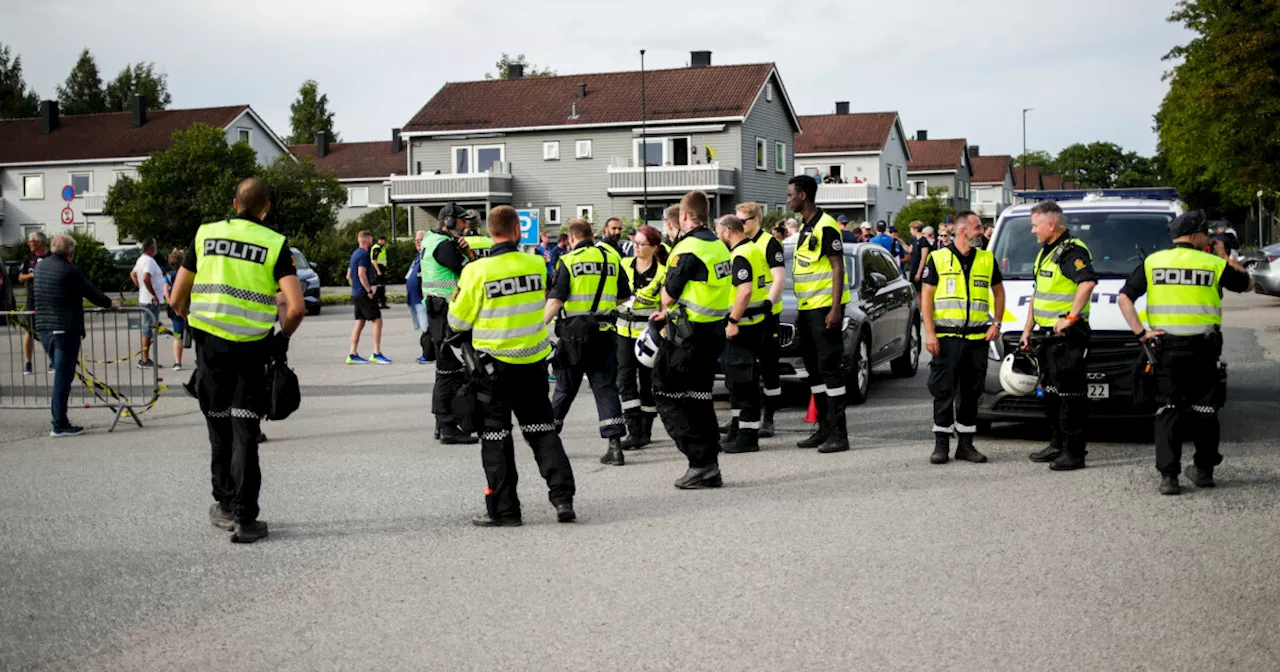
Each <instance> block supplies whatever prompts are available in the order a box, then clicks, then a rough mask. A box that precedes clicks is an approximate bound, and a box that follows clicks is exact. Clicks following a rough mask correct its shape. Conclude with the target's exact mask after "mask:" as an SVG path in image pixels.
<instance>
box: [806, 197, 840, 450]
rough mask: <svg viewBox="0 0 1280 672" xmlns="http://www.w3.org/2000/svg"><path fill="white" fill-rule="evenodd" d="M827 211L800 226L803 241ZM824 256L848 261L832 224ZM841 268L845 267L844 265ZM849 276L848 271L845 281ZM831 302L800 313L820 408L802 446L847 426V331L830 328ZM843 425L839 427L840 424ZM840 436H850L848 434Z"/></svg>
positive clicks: (811, 381)
mask: <svg viewBox="0 0 1280 672" xmlns="http://www.w3.org/2000/svg"><path fill="white" fill-rule="evenodd" d="M823 214H824V213H823V211H822V210H821V209H819V210H818V211H817V214H815V215H814V216H813V219H812V220H810V221H807V222H805V223H804V226H803V228H802V229H801V230H800V237H799V239H798V240H799V241H802V242H803V241H806V240H808V239H809V237H810V236H812V235H813V229H814V227H815V226H817V224H818V221H819V220H821V219H822V216H823ZM818 244H819V245H820V246H821V250H822V253H821V256H823V257H837V258H838V259H839V260H840V262H841V263H843V261H844V251H843V250H844V241H843V240H842V239H841V233H840V229H837V228H835V227H828V228H825V229H823V235H822V238H821V240H819V241H818ZM841 268H844V267H843V266H842V267H841ZM848 282H849V278H848V276H847V275H846V277H845V284H846V285H848ZM830 311H831V307H830V306H825V307H822V308H813V309H810V310H800V311H797V313H796V336H797V337H798V340H799V342H800V355H801V357H802V358H803V360H804V369H805V372H806V378H805V380H806V381H807V383H808V385H809V390H810V392H811V393H812V394H813V396H814V404H815V405H816V406H817V410H818V425H817V427H816V428H815V430H814V433H813V435H811V436H810V437H809V438H807V439H804V440H802V441H800V442H799V443H798V444H796V445H798V446H800V447H801V448H816V447H819V446H822V445H824V444H825V443H826V442H827V441H828V439H829V438H834V437H836V435H837V433H838V432H839V431H841V430H843V428H844V427H845V425H844V417H845V415H844V404H845V392H844V389H845V373H844V368H843V367H842V366H841V362H842V361H843V358H844V332H843V328H842V326H841V325H840V324H837V325H836V326H835V328H833V329H828V328H827V322H826V320H827V314H828V313H829V312H830ZM827 390H840V391H841V392H840V394H839V395H836V396H834V397H833V396H831V395H829V394H828V393H827ZM837 424H838V425H839V429H838V428H837V427H836V425H837ZM839 438H843V439H845V440H847V438H848V437H847V435H846V436H842V437H839Z"/></svg>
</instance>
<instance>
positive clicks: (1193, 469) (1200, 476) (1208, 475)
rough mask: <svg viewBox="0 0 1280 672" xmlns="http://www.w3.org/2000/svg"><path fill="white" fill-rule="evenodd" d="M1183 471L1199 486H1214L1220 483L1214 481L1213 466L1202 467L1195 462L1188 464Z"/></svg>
mask: <svg viewBox="0 0 1280 672" xmlns="http://www.w3.org/2000/svg"><path fill="white" fill-rule="evenodd" d="M1182 473H1184V474H1186V475H1187V478H1189V479H1191V482H1192V483H1194V484H1195V486H1196V487H1197V488H1212V487H1216V486H1217V485H1218V484H1217V483H1214V482H1213V467H1209V468H1207V469H1202V468H1200V467H1197V466H1196V465H1194V464H1188V465H1187V468H1186V469H1185V470H1183V472H1182Z"/></svg>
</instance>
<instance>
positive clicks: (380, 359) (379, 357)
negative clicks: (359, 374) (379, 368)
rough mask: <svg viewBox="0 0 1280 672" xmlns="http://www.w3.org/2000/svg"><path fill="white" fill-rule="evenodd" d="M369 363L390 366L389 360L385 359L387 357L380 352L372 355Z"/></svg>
mask: <svg viewBox="0 0 1280 672" xmlns="http://www.w3.org/2000/svg"><path fill="white" fill-rule="evenodd" d="M369 361H371V362H373V363H374V364H390V363H391V360H389V359H387V356H386V355H384V354H382V353H381V352H375V353H373V357H371V358H369Z"/></svg>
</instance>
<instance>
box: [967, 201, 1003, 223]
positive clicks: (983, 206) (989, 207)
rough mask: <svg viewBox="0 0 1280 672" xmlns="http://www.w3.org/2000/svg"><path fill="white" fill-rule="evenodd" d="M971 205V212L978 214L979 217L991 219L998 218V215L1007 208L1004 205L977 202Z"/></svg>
mask: <svg viewBox="0 0 1280 672" xmlns="http://www.w3.org/2000/svg"><path fill="white" fill-rule="evenodd" d="M971 205H972V206H973V211H974V212H976V213H978V216H979V217H983V218H988V217H989V218H991V219H995V218H997V217H999V216H1000V213H1002V212H1004V209H1005V208H1007V207H1009V206H1008V205H1006V204H1004V203H979V202H977V201H975V202H973V203H972V204H971Z"/></svg>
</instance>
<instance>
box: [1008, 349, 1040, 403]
mask: <svg viewBox="0 0 1280 672" xmlns="http://www.w3.org/2000/svg"><path fill="white" fill-rule="evenodd" d="M1039 384H1040V363H1039V362H1037V361H1036V358H1035V357H1032V356H1031V354H1030V353H1028V352H1024V351H1022V350H1014V351H1013V352H1011V353H1009V354H1007V355H1005V357H1004V361H1003V362H1001V363H1000V387H1003V388H1004V391H1005V392H1008V393H1009V394H1012V395H1013V396H1015V397H1025V396H1028V395H1031V394H1033V393H1035V391H1036V385H1039Z"/></svg>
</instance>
